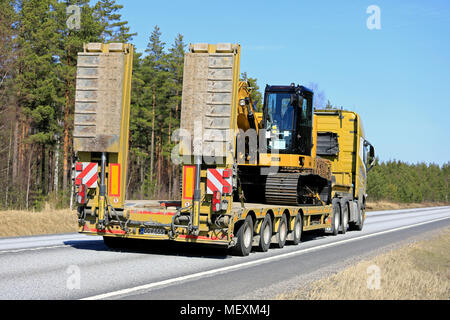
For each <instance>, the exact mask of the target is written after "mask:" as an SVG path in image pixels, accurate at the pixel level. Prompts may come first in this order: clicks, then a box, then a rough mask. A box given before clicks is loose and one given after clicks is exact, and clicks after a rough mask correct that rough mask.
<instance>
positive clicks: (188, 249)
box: [64, 231, 325, 259]
mask: <svg viewBox="0 0 450 320" xmlns="http://www.w3.org/2000/svg"><path fill="white" fill-rule="evenodd" d="M324 236H325V234H324V232H323V231H309V232H305V233H303V235H302V242H303V241H305V242H306V241H313V240H317V239H321V238H323V237H324ZM120 240H121V241H120V243H114V244H115V245H114V246H113V247H109V246H107V245H106V244H105V242H104V241H103V240H70V241H65V242H64V244H65V245H69V246H71V247H73V248H75V249H79V250H94V251H104V252H117V253H121V252H127V253H138V254H157V255H170V256H184V257H194V258H207V259H228V258H231V257H232V255H231V253H230V250H229V249H227V248H224V247H220V246H214V245H205V244H199V243H185V242H182V243H181V242H175V241H165V240H139V239H120ZM253 249H254V248H253ZM253 251H254V250H253Z"/></svg>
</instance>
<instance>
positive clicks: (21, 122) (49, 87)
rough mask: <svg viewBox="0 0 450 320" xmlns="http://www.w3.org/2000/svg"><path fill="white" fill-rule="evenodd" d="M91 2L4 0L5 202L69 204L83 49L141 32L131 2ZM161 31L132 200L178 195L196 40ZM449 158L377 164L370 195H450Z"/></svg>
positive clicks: (0, 150) (142, 116)
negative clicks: (174, 157) (189, 63)
mask: <svg viewBox="0 0 450 320" xmlns="http://www.w3.org/2000/svg"><path fill="white" fill-rule="evenodd" d="M92 3H93V1H89V0H0V209H19V210H31V209H33V210H40V209H42V208H43V206H44V204H45V203H52V205H54V206H55V207H59V208H63V207H68V206H69V201H70V195H71V190H72V189H71V188H72V179H71V168H72V165H73V163H72V162H73V149H72V138H71V137H72V130H73V113H74V106H75V97H74V95H75V86H76V65H77V53H78V52H80V51H82V50H83V44H84V43H88V42H105V43H108V42H127V43H133V37H134V36H136V33H133V32H132V30H131V27H130V25H129V23H128V21H125V20H124V19H123V18H122V16H121V14H120V11H121V9H122V8H123V7H122V5H119V4H117V3H116V1H115V0H99V1H97V2H96V3H95V4H92ZM161 35H162V31H161V30H160V29H159V27H158V26H157V25H155V26H154V27H153V31H152V32H151V35H150V37H149V39H148V44H147V47H146V48H136V49H137V50H136V51H135V57H134V66H133V79H132V97H131V120H130V121H131V123H130V128H131V130H130V137H129V141H130V155H129V163H128V177H127V198H129V199H163V198H164V199H170V198H172V199H174V198H177V197H178V196H179V185H180V181H179V179H180V168H179V166H178V165H175V164H174V163H172V161H171V151H172V149H173V147H174V146H175V144H176V142H174V141H172V140H173V139H172V134H173V132H174V130H176V129H177V128H178V127H179V119H180V109H181V94H182V80H183V61H184V53H185V52H186V50H187V44H186V43H185V42H184V38H183V35H182V34H178V35H177V36H176V37H175V39H173V42H172V43H171V44H166V43H164V42H163V41H162V39H161ZM140 52H143V53H140ZM241 78H242V79H245V80H248V81H249V82H250V84H251V86H252V87H254V88H255V90H254V95H255V99H256V100H258V101H259V106H258V107H259V108H260V107H261V93H260V91H259V87H258V84H257V79H255V78H251V77H248V75H247V73H245V72H243V73H242V75H241ZM321 94H323V93H321ZM328 105H329V106H330V103H329V102H328ZM318 107H320V106H318ZM323 107H325V106H323ZM449 165H450V163H447V164H445V165H443V166H441V167H440V166H438V165H434V164H428V165H427V164H407V163H404V162H400V161H388V162H379V161H378V162H377V165H376V166H375V167H374V168H373V169H372V170H371V171H370V172H369V178H368V181H369V182H368V189H369V191H368V193H369V197H370V199H372V200H381V199H386V200H392V201H398V202H422V201H439V202H448V194H449V189H448V178H449Z"/></svg>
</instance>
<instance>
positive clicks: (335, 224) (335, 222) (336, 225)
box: [331, 199, 341, 236]
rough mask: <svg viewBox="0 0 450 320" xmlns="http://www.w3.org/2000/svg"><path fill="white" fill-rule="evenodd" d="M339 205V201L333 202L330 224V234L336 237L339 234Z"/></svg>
mask: <svg viewBox="0 0 450 320" xmlns="http://www.w3.org/2000/svg"><path fill="white" fill-rule="evenodd" d="M340 220H341V205H340V201H339V199H334V200H333V222H332V223H331V228H332V231H331V234H332V235H333V236H337V235H338V233H339V226H340V224H341V221H340Z"/></svg>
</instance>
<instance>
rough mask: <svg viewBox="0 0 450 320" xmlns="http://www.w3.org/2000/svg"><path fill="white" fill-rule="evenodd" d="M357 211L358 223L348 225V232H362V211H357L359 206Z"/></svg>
mask: <svg viewBox="0 0 450 320" xmlns="http://www.w3.org/2000/svg"><path fill="white" fill-rule="evenodd" d="M357 208H358V211H359V217H358V222H356V223H351V224H350V230H355V231H362V229H363V226H364V220H365V219H364V210H361V209H359V205H358V206H357Z"/></svg>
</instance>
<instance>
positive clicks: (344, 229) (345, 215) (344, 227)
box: [341, 202, 349, 234]
mask: <svg viewBox="0 0 450 320" xmlns="http://www.w3.org/2000/svg"><path fill="white" fill-rule="evenodd" d="M341 213H342V216H341V226H342V234H346V233H347V230H348V228H349V224H348V221H349V216H348V202H341Z"/></svg>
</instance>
